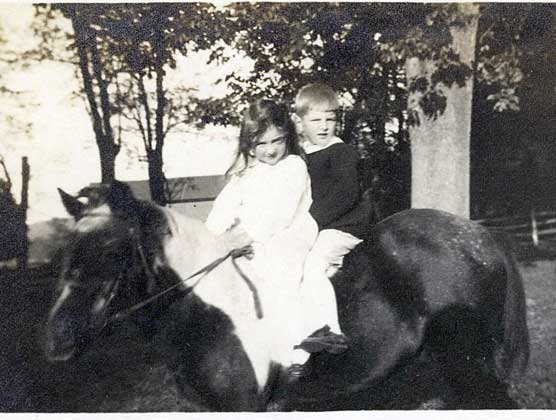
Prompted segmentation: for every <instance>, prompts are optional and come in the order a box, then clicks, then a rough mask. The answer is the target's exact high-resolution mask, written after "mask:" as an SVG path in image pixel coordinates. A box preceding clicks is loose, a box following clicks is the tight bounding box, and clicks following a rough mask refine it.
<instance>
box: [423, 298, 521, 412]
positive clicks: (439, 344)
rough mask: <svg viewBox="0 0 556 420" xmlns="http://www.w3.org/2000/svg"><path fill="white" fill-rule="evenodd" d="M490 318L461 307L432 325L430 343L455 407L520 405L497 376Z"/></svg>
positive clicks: (430, 326)
mask: <svg viewBox="0 0 556 420" xmlns="http://www.w3.org/2000/svg"><path fill="white" fill-rule="evenodd" d="M488 323H489V321H488V320H486V319H485V318H484V317H483V316H481V315H480V314H479V313H477V312H476V311H473V310H472V309H470V308H468V307H465V306H463V305H461V306H454V307H451V308H447V309H445V310H444V311H442V313H440V314H437V316H436V318H435V319H434V320H433V321H432V322H431V324H430V325H429V330H428V333H427V334H428V337H427V341H426V343H427V344H426V345H427V346H428V349H429V350H430V351H431V352H432V353H433V354H434V358H435V360H436V361H437V362H438V363H439V364H440V366H441V371H442V372H444V376H445V378H446V379H447V381H448V383H449V386H450V387H451V388H452V390H453V394H454V399H453V401H450V402H448V403H447V405H448V407H447V408H451V409H504V408H517V406H516V404H515V402H514V401H513V400H512V399H511V398H510V397H509V395H508V392H507V391H508V389H507V385H506V384H504V383H503V382H502V381H500V380H499V379H498V378H497V377H496V371H495V369H494V366H493V363H494V362H493V357H494V356H493V355H494V351H495V342H496V340H495V339H494V337H493V336H492V331H490V329H489V326H488Z"/></svg>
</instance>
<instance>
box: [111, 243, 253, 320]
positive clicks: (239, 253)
mask: <svg viewBox="0 0 556 420" xmlns="http://www.w3.org/2000/svg"><path fill="white" fill-rule="evenodd" d="M139 254H140V255H141V260H142V262H143V264H144V265H145V268H146V273H147V276H149V277H150V276H153V274H152V273H151V272H150V270H149V269H148V265H147V261H146V258H145V256H144V254H143V251H142V249H141V248H139ZM252 254H253V248H252V247H251V245H246V246H244V247H242V248H235V249H232V250H231V251H228V252H227V253H226V254H225V255H223V256H222V257H220V258H217V259H216V260H214V261H212V262H211V263H210V264H207V265H206V266H204V267H203V268H201V269H199V270H197V271H195V272H194V273H193V274H191V275H189V276H188V277H187V278H185V279H183V280H180V281H179V282H177V283H175V284H173V285H172V286H170V287H168V288H166V289H164V290H163V291H161V292H159V293H157V294H155V295H153V296H151V297H149V298H147V299H145V300H143V301H141V302H139V303H136V304H135V305H133V306H131V307H129V308H127V309H125V310H123V311H120V312H118V313H116V314H115V315H113V316H112V317H111V318H110V319H109V322H112V321H120V320H122V319H124V318H126V317H128V316H129V315H131V314H132V313H134V312H136V311H138V310H139V309H141V308H143V307H145V306H147V305H148V304H149V303H151V302H153V301H155V300H157V299H159V298H160V297H162V296H164V295H166V294H167V293H169V292H170V291H172V290H174V289H176V288H177V287H179V286H183V284H184V283H185V282H186V281H188V280H190V279H192V278H194V277H197V276H198V275H200V274H204V276H203V277H201V278H200V279H198V280H197V281H196V282H195V284H193V285H192V286H191V287H190V288H189V289H188V290H187V293H190V292H191V291H192V290H193V289H194V288H195V286H197V284H199V282H200V281H201V280H202V279H203V278H204V277H205V276H206V275H207V274H208V273H210V272H211V271H212V270H214V269H215V268H216V267H218V266H219V265H220V264H222V263H223V262H224V261H226V260H227V259H228V258H230V257H231V258H232V263H233V266H234V267H235V269H236V270H237V272H238V273H239V275H240V277H241V278H242V279H243V280H244V281H245V283H246V284H247V287H248V288H249V290H250V291H251V293H252V294H253V300H254V303H255V311H256V314H257V318H259V319H261V318H262V317H263V311H262V307H261V301H260V298H259V294H258V292H257V289H256V287H255V285H254V284H253V282H251V280H249V278H248V277H247V276H246V275H245V274H244V273H243V271H242V270H241V269H240V268H239V266H238V265H237V263H236V262H235V260H236V259H237V258H239V257H243V256H245V257H249V255H252Z"/></svg>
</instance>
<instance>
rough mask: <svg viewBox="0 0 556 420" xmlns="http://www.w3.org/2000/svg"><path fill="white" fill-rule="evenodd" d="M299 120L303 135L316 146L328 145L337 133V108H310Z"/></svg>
mask: <svg viewBox="0 0 556 420" xmlns="http://www.w3.org/2000/svg"><path fill="white" fill-rule="evenodd" d="M299 122H300V125H301V130H302V132H303V135H304V136H305V137H306V138H307V140H309V142H311V143H312V144H314V145H315V146H327V145H328V144H329V143H330V141H331V140H332V138H333V137H334V136H335V135H336V110H335V109H310V110H309V111H308V112H307V113H306V114H305V115H303V116H302V117H299Z"/></svg>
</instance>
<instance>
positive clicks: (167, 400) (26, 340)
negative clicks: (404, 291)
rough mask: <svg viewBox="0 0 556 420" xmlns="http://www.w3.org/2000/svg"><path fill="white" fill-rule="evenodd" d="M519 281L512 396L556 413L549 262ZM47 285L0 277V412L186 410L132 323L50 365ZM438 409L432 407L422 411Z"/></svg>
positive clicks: (553, 280) (45, 280) (554, 283)
mask: <svg viewBox="0 0 556 420" xmlns="http://www.w3.org/2000/svg"><path fill="white" fill-rule="evenodd" d="M521 271H522V274H523V277H524V281H525V287H526V294H527V304H528V323H529V330H530V338H531V361H530V365H529V368H528V370H527V372H526V374H525V375H524V376H523V377H521V378H516V380H515V381H514V383H513V384H512V386H511V394H512V396H513V397H514V398H515V400H516V401H517V402H518V404H519V406H520V407H522V408H528V409H545V408H550V409H556V358H555V357H554V354H555V351H556V322H555V320H556V305H555V304H554V302H555V301H556V261H551V260H540V261H529V262H522V263H521ZM52 284H53V280H52V279H51V278H49V277H45V276H41V275H39V274H37V273H33V274H30V275H28V276H23V277H22V276H20V275H16V274H14V273H13V272H9V271H3V272H0V289H1V293H0V320H1V323H0V371H1V372H2V375H0V411H2V412H14V411H15V412H137V411H192V410H195V407H194V406H193V405H191V404H190V403H188V401H187V400H184V399H179V398H178V396H177V394H176V390H175V387H174V384H173V381H172V378H171V373H170V372H168V370H167V369H166V368H165V366H164V354H165V353H164V349H163V348H162V347H161V344H160V343H157V342H156V341H154V342H150V341H146V340H144V339H143V338H142V337H141V335H140V334H139V332H138V331H137V330H135V329H134V328H133V327H132V326H131V325H124V326H122V327H120V328H119V329H118V330H116V331H114V332H113V333H112V334H107V335H106V336H104V337H102V338H101V339H99V341H98V342H97V343H96V346H95V348H94V349H93V350H92V351H89V352H87V353H85V354H84V355H83V356H82V357H81V358H79V359H77V360H76V361H74V362H71V363H68V364H64V365H49V364H47V363H45V361H44V360H43V358H42V356H41V348H40V336H41V334H40V333H41V331H42V323H43V321H44V319H45V316H46V310H47V308H48V306H49V304H50V303H51V299H52ZM427 407H428V408H439V407H437V406H436V405H435V404H434V402H433V403H432V404H430V405H428V406H427V405H425V408H427Z"/></svg>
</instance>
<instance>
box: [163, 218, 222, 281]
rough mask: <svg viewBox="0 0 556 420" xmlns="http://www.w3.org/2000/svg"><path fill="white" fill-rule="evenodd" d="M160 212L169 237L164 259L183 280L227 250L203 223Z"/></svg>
mask: <svg viewBox="0 0 556 420" xmlns="http://www.w3.org/2000/svg"><path fill="white" fill-rule="evenodd" d="M163 210H164V212H165V214H166V217H167V220H168V227H169V229H170V233H171V235H170V239H169V240H168V241H167V242H166V244H165V252H166V258H167V260H168V263H169V265H170V267H171V268H172V269H174V270H175V271H176V272H177V273H178V275H180V276H181V277H182V278H184V279H185V278H187V277H188V276H189V275H190V274H191V273H193V272H195V271H196V270H198V269H200V268H202V267H203V266H205V265H207V264H209V263H210V262H211V261H214V260H215V259H217V258H219V257H221V256H222V255H225V253H226V251H227V250H226V248H225V247H224V246H222V244H221V243H220V242H219V241H217V239H216V237H215V236H214V235H213V234H212V233H211V232H210V231H209V230H208V229H207V227H206V226H205V224H204V223H203V222H201V221H200V220H197V219H193V218H191V217H188V216H186V215H184V214H181V213H178V212H177V211H175V210H172V209H168V208H164V209H163Z"/></svg>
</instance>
